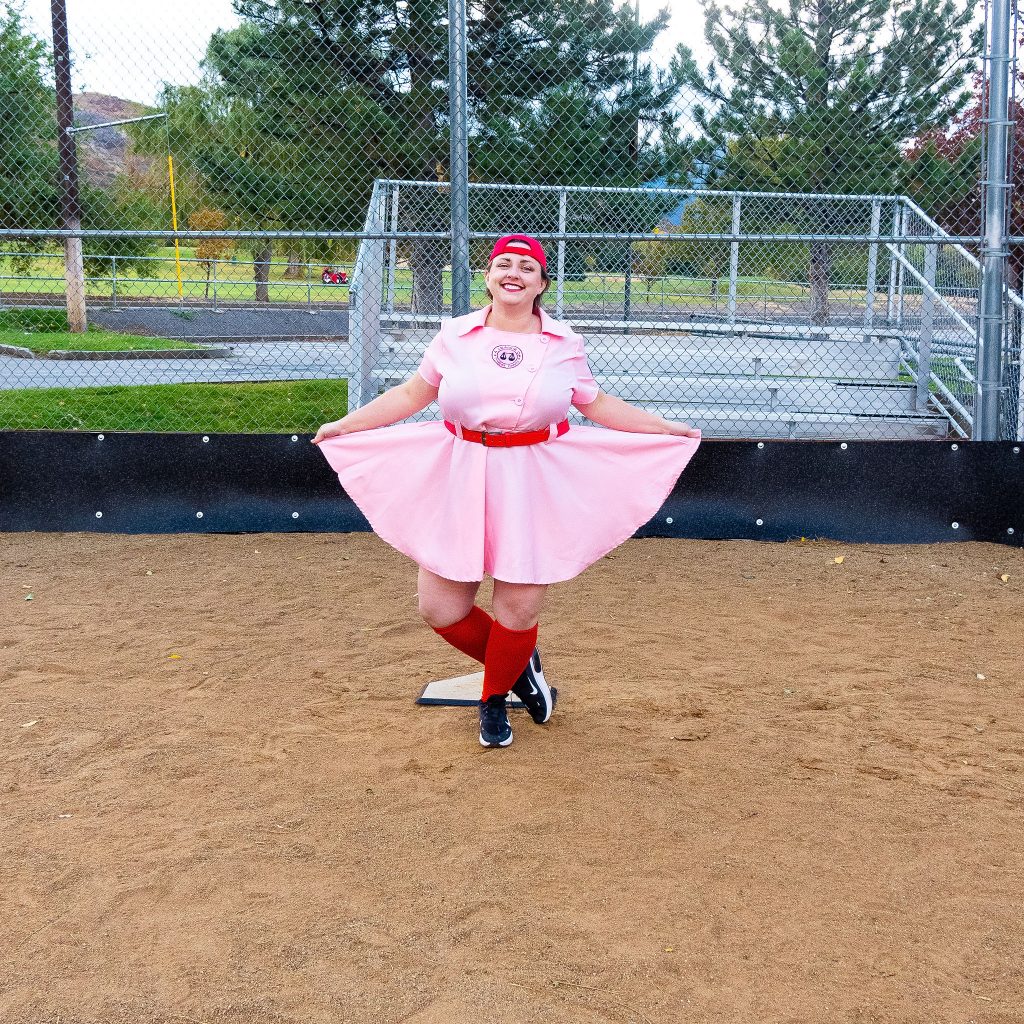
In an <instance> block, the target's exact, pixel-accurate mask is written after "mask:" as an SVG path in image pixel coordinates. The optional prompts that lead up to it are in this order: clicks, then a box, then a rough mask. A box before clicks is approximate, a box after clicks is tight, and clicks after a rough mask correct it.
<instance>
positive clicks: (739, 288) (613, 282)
mask: <svg viewBox="0 0 1024 1024" xmlns="http://www.w3.org/2000/svg"><path fill="white" fill-rule="evenodd" d="M194 254H195V250H194V249H193V248H191V247H183V248H182V249H181V260H182V264H181V268H182V277H183V279H184V280H183V285H182V291H183V296H182V297H183V298H184V299H185V300H186V301H190V302H194V301H204V300H207V297H206V291H207V286H206V272H205V270H204V269H203V268H202V267H201V266H200V265H199V264H198V263H197V262H194V261H193V257H194ZM278 258H279V257H275V259H278ZM139 266H140V267H141V268H143V269H142V278H143V279H142V280H140V279H139V277H138V276H137V275H135V274H134V273H132V274H128V273H126V272H124V271H119V272H118V275H117V282H116V287H117V297H118V299H119V300H120V299H131V298H151V299H152V298H161V299H165V300H167V301H170V302H177V301H178V300H179V295H178V283H177V271H176V269H175V261H174V250H173V249H172V248H165V249H161V250H159V254H158V258H157V259H155V260H152V261H146V262H144V263H141V264H139ZM286 269H287V265H286V264H285V263H283V262H276V263H274V264H273V265H272V266H271V268H270V283H269V289H268V291H269V295H270V302H271V303H272V304H273V303H277V302H281V303H293V304H294V303H298V304H304V303H307V302H309V303H311V304H313V305H316V304H317V303H321V302H331V303H343V304H344V303H347V302H348V295H349V291H348V287H347V286H346V285H324V284H322V283H321V282H320V265H319V264H316V265H313V266H312V267H310V274H311V276H310V279H309V280H308V281H305V280H302V281H290V280H285V278H284V273H285V270H286ZM63 275H64V271H63V257H62V256H61V255H47V256H45V257H42V258H40V259H38V260H37V261H36V262H35V264H34V265H33V268H32V270H31V271H30V272H29V273H28V274H27V275H25V276H24V277H22V278H21V279H20V280H19V279H16V278H15V275H14V274H13V272H12V271H11V269H10V263H9V261H8V260H0V289H3V290H7V291H12V292H39V293H43V294H53V295H62V294H63V293H64V276H63ZM216 276H217V280H216V288H214V284H213V282H212V280H211V282H210V288H209V297H208V301H210V302H211V303H212V302H213V298H214V294H216V297H217V300H218V301H219V302H252V301H254V300H255V285H254V283H253V279H252V276H253V268H252V261H251V259H249V258H248V257H247V256H246V257H242V256H240V257H238V258H237V260H236V262H234V263H232V262H230V260H220V261H218V262H217V264H216ZM450 283H451V282H450V275H448V274H447V273H446V274H445V301H448V302H450V299H451V294H450ZM625 289H626V285H625V278H624V277H623V276H622V275H621V274H612V273H608V274H602V273H591V274H589V275H588V277H587V279H586V280H584V281H569V280H566V281H565V282H564V301H565V304H566V305H567V306H570V307H571V306H586V307H591V308H594V307H597V308H601V307H605V308H607V309H609V310H612V309H616V308H621V306H622V303H623V298H624V295H625ZM766 290H767V293H768V294H767V298H768V302H769V303H771V302H772V300H776V301H778V300H782V301H797V302H801V301H808V298H809V294H810V292H809V288H808V286H807V285H806V284H794V283H791V282H787V281H778V280H775V279H772V278H765V277H761V276H756V275H741V276H740V277H739V279H738V281H737V285H736V292H737V297H738V298H739V299H741V300H742V299H746V300H748V301H751V302H756V301H757V300H762V301H763V300H764V297H765V291H766ZM86 291H87V294H88V295H89V297H90V298H93V299H99V300H107V301H110V300H111V299H112V292H113V282H112V281H111V280H110V279H109V278H108V279H91V280H88V281H87V282H86ZM728 292H729V281H728V276H727V275H726V276H722V277H719V278H718V279H717V281H709V280H708V279H706V278H688V277H667V278H658V279H657V280H655V281H654V282H653V283H652V286H651V290H650V292H649V293H648V290H647V284H646V282H645V281H644V280H643V279H642V278H639V277H636V278H634V280H633V286H632V300H633V303H634V307H635V309H636V310H637V311H638V312H640V311H642V310H643V309H645V308H647V309H651V310H661V309H666V310H671V309H674V308H687V309H698V310H704V309H709V310H713V309H715V308H718V309H722V307H723V305H724V303H725V302H727V301H728ZM411 294H412V271H411V270H409V269H408V268H407V267H401V266H400V267H399V268H398V270H397V272H396V274H395V295H396V301H397V303H398V305H399V306H400V307H407V306H408V304H409V298H410V296H411ZM554 295H555V285H554V284H552V287H551V291H550V294H549V296H548V302H547V304H548V306H549V307H550V306H551V305H552V304H553V302H554ZM831 295H832V296H833V298H834V299H836V300H842V299H847V300H851V301H860V302H863V301H864V290H863V289H862V288H861V289H857V288H842V287H838V286H837V287H834V288H832V290H831ZM471 301H472V303H473V305H474V306H482V305H485V304H486V302H487V295H486V293H485V292H484V288H483V275H482V274H480V273H477V274H475V275H474V277H473V282H472V288H471Z"/></svg>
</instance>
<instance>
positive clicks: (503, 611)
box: [493, 580, 548, 630]
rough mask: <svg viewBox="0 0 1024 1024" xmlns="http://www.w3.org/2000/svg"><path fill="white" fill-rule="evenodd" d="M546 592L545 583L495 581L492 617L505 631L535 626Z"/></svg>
mask: <svg viewBox="0 0 1024 1024" xmlns="http://www.w3.org/2000/svg"><path fill="white" fill-rule="evenodd" d="M547 591H548V587H547V584H546V583H505V582H503V581H502V580H495V581H494V600H493V609H494V617H495V618H496V619H497V620H498V622H500V623H501V624H502V625H503V626H504V627H505V628H506V629H516V630H523V629H529V628H530V627H531V626H536V625H537V620H538V619H539V618H540V611H541V608H543V606H544V598H545V597H546V596H547Z"/></svg>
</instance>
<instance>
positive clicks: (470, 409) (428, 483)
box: [319, 306, 700, 583]
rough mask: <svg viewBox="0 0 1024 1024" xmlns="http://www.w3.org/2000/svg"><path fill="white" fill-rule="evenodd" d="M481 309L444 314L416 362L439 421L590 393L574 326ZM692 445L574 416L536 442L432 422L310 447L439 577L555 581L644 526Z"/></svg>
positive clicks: (561, 415)
mask: <svg viewBox="0 0 1024 1024" xmlns="http://www.w3.org/2000/svg"><path fill="white" fill-rule="evenodd" d="M489 311H490V307H489V306H488V307H485V308H484V309H481V310H478V311H476V312H475V313H470V314H469V315H468V316H463V317H456V318H454V319H452V320H446V321H444V322H443V323H442V324H441V329H440V331H439V332H438V334H437V336H436V337H435V338H434V340H433V341H432V342H431V343H430V346H429V347H428V348H427V350H426V352H425V354H424V356H423V360H422V362H421V363H420V366H419V370H418V372H419V374H420V376H422V377H423V379H424V380H425V381H426V382H427V383H428V384H431V385H432V386H434V387H437V388H438V399H437V400H438V404H439V405H440V407H441V412H442V414H443V416H444V419H446V420H448V421H450V422H452V423H457V424H461V426H463V427H465V428H468V429H472V430H494V431H502V430H509V431H526V430H540V429H545V428H547V427H549V426H550V425H551V424H553V423H558V422H559V421H561V420H563V419H565V417H566V415H567V414H568V411H569V406H570V404H572V405H576V406H577V407H581V406H586V405H587V404H588V403H589V402H592V401H593V400H594V399H595V398H596V397H597V395H598V392H599V388H598V385H597V382H596V381H595V380H594V378H593V376H592V374H591V372H590V367H589V366H588V364H587V357H586V352H585V350H584V345H583V339H582V338H581V337H579V335H577V334H576V333H575V332H574V331H573V330H572V328H571V327H569V326H568V325H567V324H564V323H560V322H558V321H555V320H552V319H551V318H550V317H549V316H548V315H547V313H546V312H545V311H544V310H543V309H542V310H540V318H541V331H540V333H539V334H515V333H512V332H508V331H499V330H496V329H495V328H493V327H490V326H488V325H487V322H486V321H487V314H488V313H489ZM583 411H584V412H585V411H586V410H585V409H584V410H583ZM699 443H700V441H699V438H692V437H676V436H674V435H671V434H638V433H631V432H626V431H621V430H608V429H605V428H603V427H590V426H575V425H574V426H572V427H571V429H570V430H569V432H568V433H567V434H563V435H562V436H561V437H556V438H553V439H552V440H549V441H546V442H542V443H540V444H534V445H527V446H523V447H519V448H488V447H485V446H484V445H481V444H476V443H474V442H471V441H463V440H461V439H460V438H458V437H456V436H455V435H453V434H452V433H451V432H450V431H449V430H448V428H447V427H446V426H445V425H444V423H443V422H432V423H401V424H397V425H395V426H390V427H380V428H378V429H376V430H363V431H357V432H355V433H351V434H342V435H340V436H338V437H332V438H328V439H327V440H325V441H322V442H321V443H320V445H319V447H320V450H321V451H322V452H323V454H324V456H325V457H326V458H327V461H328V463H330V466H331V468H332V469H333V470H334V471H335V472H336V473H337V474H338V479H339V480H340V482H341V485H342V487H344V489H345V491H346V492H347V494H348V495H349V497H351V498H352V500H353V501H354V502H355V503H356V505H358V506H359V508H360V510H361V511H362V512H363V514H364V515H365V516H366V518H367V519H368V520H369V522H370V525H371V526H372V527H373V529H374V531H375V532H376V533H377V535H378V536H380V537H381V538H382V539H383V540H385V541H387V542H388V543H389V544H390V545H391V546H392V547H394V548H397V549H398V550H399V551H401V552H403V553H404V554H406V555H408V556H409V557H410V558H412V559H413V560H415V561H416V562H417V563H418V564H420V565H422V566H423V567H424V568H426V569H429V570H430V571H431V572H433V573H436V574H437V575H438V576H443V577H445V578H446V579H450V580H460V581H466V582H469V581H476V580H481V579H483V577H484V575H489V576H491V577H492V578H494V579H497V580H504V581H506V582H509V583H558V582H561V581H563V580H568V579H571V578H572V577H573V576H576V575H578V574H579V573H580V572H582V571H583V570H584V569H586V568H587V566H589V565H591V564H593V563H594V562H596V561H597V560H598V559H599V558H601V557H602V556H603V555H605V554H607V553H608V552H609V551H610V550H611V549H612V548H615V547H617V546H618V545H619V544H621V543H622V542H623V541H625V540H628V539H629V537H631V536H632V535H633V534H634V533H635V532H636V530H637V529H638V528H639V527H641V526H643V524H644V523H646V522H647V521H648V520H649V519H650V518H651V517H652V516H653V515H654V514H655V513H656V512H657V511H658V509H659V508H660V507H661V505H662V504H663V503H664V501H665V499H666V498H667V497H668V495H669V493H670V492H671V490H672V488H673V487H674V486H675V483H676V481H677V479H678V478H679V474H680V473H681V472H682V471H683V469H684V468H685V466H686V464H687V463H688V462H689V461H690V459H691V458H692V457H693V454H694V452H695V451H696V450H697V446H698V444H699Z"/></svg>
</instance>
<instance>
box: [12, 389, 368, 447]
mask: <svg viewBox="0 0 1024 1024" xmlns="http://www.w3.org/2000/svg"><path fill="white" fill-rule="evenodd" d="M347 408H348V382H347V381H343V380H342V381H338V380H330V381H325V380H316V381H295V382H287V383H282V382H274V383H268V384H147V385H141V386H133V387H129V386H117V387H100V388H26V389H24V390H15V391H0V428H2V429H4V430H86V431H94V430H104V431H115V430H130V431H139V430H144V431H173V432H184V433H213V434H216V433H248V434H261V433H262V434H276V433H313V432H314V431H315V430H316V428H317V427H318V426H320V424H321V423H326V422H327V421H329V420H334V419H337V418H338V417H340V416H342V415H344V413H345V412H346V410H347Z"/></svg>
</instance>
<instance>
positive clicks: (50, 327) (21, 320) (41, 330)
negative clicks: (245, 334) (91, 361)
mask: <svg viewBox="0 0 1024 1024" xmlns="http://www.w3.org/2000/svg"><path fill="white" fill-rule="evenodd" d="M0 345H17V346H18V347H20V348H27V349H30V350H31V351H33V352H36V353H38V354H45V353H47V352H55V351H60V352H144V351H145V352H150V351H159V350H161V349H176V350H181V349H195V348H200V347H201V346H199V345H190V344H188V343H187V342H183V341H175V340H172V339H169V338H144V337H137V336H135V335H132V334H115V333H114V332H113V331H104V330H102V329H101V328H99V327H96V326H95V325H93V324H90V325H89V329H88V331H86V333H85V334H72V333H71V332H70V331H69V330H68V318H67V314H66V313H64V312H62V311H61V310H57V309H5V310H0Z"/></svg>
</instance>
